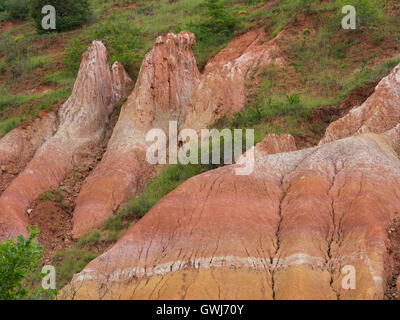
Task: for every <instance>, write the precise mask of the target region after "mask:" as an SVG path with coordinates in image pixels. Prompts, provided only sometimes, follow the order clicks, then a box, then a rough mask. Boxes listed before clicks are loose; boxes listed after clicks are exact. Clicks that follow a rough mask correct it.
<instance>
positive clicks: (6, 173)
mask: <svg viewBox="0 0 400 320" xmlns="http://www.w3.org/2000/svg"><path fill="white" fill-rule="evenodd" d="M56 130H57V117H56V114H55V112H53V111H52V112H49V113H46V114H41V115H40V116H39V117H38V118H37V119H35V120H34V121H32V122H30V123H24V124H22V125H21V126H19V127H17V128H16V129H14V130H12V131H11V132H9V133H8V134H7V135H5V136H4V137H3V138H1V139H0V166H1V168H2V169H4V170H1V171H0V194H1V193H2V192H3V191H4V190H5V188H6V187H7V186H8V184H9V183H10V182H11V181H10V179H11V180H12V179H13V178H14V175H15V174H17V173H18V172H19V171H20V170H21V169H23V168H24V167H25V166H26V165H27V163H28V162H29V161H30V160H31V159H32V157H33V155H34V154H35V152H36V150H37V149H38V148H39V147H40V146H41V145H42V144H43V143H44V142H46V141H47V140H48V139H50V138H51V137H52V136H53V135H54V133H55V132H56Z"/></svg>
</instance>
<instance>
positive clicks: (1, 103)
mask: <svg viewBox="0 0 400 320" xmlns="http://www.w3.org/2000/svg"><path fill="white" fill-rule="evenodd" d="M38 97H39V95H36V94H21V95H3V96H2V95H0V111H2V110H4V109H5V108H6V107H10V106H13V107H15V106H19V105H21V104H23V103H27V102H30V101H33V100H35V99H37V98H38Z"/></svg>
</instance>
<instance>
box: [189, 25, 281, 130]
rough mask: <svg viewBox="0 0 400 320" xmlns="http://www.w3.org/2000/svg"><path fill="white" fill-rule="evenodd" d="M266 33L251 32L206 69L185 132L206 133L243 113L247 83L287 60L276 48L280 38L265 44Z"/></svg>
mask: <svg viewBox="0 0 400 320" xmlns="http://www.w3.org/2000/svg"><path fill="white" fill-rule="evenodd" d="M264 37H265V33H264V32H263V31H260V30H252V31H250V32H247V33H245V34H244V35H242V36H240V37H237V38H236V39H234V40H233V41H232V42H231V43H230V44H229V45H228V46H227V47H226V48H225V49H223V50H222V51H221V52H219V53H218V54H217V55H216V56H215V57H214V58H212V59H211V60H210V61H209V62H208V63H207V65H206V67H205V70H204V73H203V75H202V78H201V82H200V84H199V86H198V88H197V90H196V91H195V92H194V94H193V97H192V99H191V101H190V105H189V110H188V115H187V118H186V121H185V125H184V127H185V128H190V129H195V130H199V129H203V128H206V127H207V126H209V125H210V124H213V123H215V121H216V120H218V118H220V117H221V116H224V115H227V116H229V115H232V113H233V112H238V111H241V110H243V108H244V106H245V103H246V97H247V94H246V87H245V82H246V80H247V79H249V78H250V76H251V75H252V74H253V73H256V72H257V69H258V68H261V67H263V66H268V65H270V64H271V63H273V64H275V65H276V66H282V65H283V64H284V60H283V59H282V54H281V53H280V50H279V46H278V45H277V44H276V41H277V39H278V38H279V36H278V37H277V38H275V39H273V40H271V41H268V42H264Z"/></svg>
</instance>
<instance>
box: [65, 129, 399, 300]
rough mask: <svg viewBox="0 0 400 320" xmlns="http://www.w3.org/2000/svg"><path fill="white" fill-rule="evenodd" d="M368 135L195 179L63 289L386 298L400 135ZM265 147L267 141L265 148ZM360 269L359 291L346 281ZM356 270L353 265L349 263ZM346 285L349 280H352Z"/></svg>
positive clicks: (181, 295)
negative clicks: (245, 170)
mask: <svg viewBox="0 0 400 320" xmlns="http://www.w3.org/2000/svg"><path fill="white" fill-rule="evenodd" d="M391 137H392V138H395V140H394V141H390V139H389V138H388V137H386V136H379V135H375V134H364V135H360V136H357V137H350V138H347V139H343V140H339V141H336V142H333V143H330V144H325V145H322V146H319V147H315V148H312V149H306V150H302V151H295V152H289V153H280V154H276V155H268V154H267V153H266V152H265V146H264V147H260V146H258V147H256V149H255V159H256V161H255V171H254V172H253V174H251V175H250V176H237V175H235V167H236V166H238V165H233V166H228V167H223V168H220V169H217V170H215V171H211V172H207V173H204V174H202V175H199V176H196V177H194V178H192V179H190V180H188V181H187V182H185V183H184V184H183V185H182V186H180V187H179V188H177V189H176V190H175V191H173V192H172V193H170V194H169V195H167V196H166V197H164V198H163V199H162V200H161V201H160V202H159V203H158V204H156V205H155V206H154V207H153V209H152V210H151V211H150V212H149V213H148V214H147V215H146V216H145V217H144V218H143V219H142V220H141V221H140V222H139V223H137V224H136V225H135V226H133V227H132V228H131V229H130V230H129V231H128V232H127V233H126V234H125V235H124V237H123V238H121V239H120V240H119V241H118V242H117V244H116V245H115V246H114V247H112V248H111V249H110V250H109V251H107V252H106V253H105V254H103V255H102V256H100V257H99V258H97V259H96V260H94V261H92V262H91V263H90V264H89V265H88V266H87V267H86V268H85V269H84V270H83V272H81V273H80V274H78V275H76V276H75V277H74V279H73V281H72V282H71V284H70V285H69V286H67V287H66V288H65V289H64V290H63V292H62V295H61V296H62V297H65V298H68V296H70V295H71V294H73V295H74V296H75V298H81V299H96V298H99V297H100V296H101V297H104V298H111V299H337V298H340V299H352V298H353V299H375V298H377V299H379V298H383V292H384V290H385V283H386V282H385V281H386V280H387V279H388V277H389V276H390V275H389V274H387V271H386V270H390V268H388V269H385V267H388V266H390V264H391V261H392V260H391V256H390V252H389V251H388V249H387V248H388V241H389V240H388V235H387V232H386V228H387V227H388V226H389V225H390V223H391V220H392V219H393V218H394V217H395V216H398V214H399V208H400V198H399V194H400V161H399V158H398V156H397V155H396V154H395V152H394V151H393V148H392V145H393V144H392V142H394V143H395V144H398V142H399V139H400V135H395V134H394V133H392V136H391ZM267 149H268V148H267ZM349 266H351V267H353V268H354V270H355V272H356V273H355V277H356V288H355V289H354V290H345V289H344V287H343V284H342V281H343V280H346V279H345V278H344V276H345V275H347V273H345V274H342V273H341V271H342V270H348V269H346V268H345V269H343V268H344V267H347V268H349ZM351 267H350V268H351ZM345 282H346V281H345Z"/></svg>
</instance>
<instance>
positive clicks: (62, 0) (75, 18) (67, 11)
mask: <svg viewBox="0 0 400 320" xmlns="http://www.w3.org/2000/svg"><path fill="white" fill-rule="evenodd" d="M46 5H51V6H53V7H54V8H55V9H56V30H43V28H42V20H43V17H44V15H43V14H42V8H43V7H44V6H46ZM31 16H32V18H33V20H35V24H36V30H37V32H38V33H44V32H49V31H57V32H63V31H68V30H72V29H75V28H77V27H79V26H81V25H82V24H84V23H86V22H87V21H88V20H89V18H90V16H91V11H90V8H89V2H88V0H31Z"/></svg>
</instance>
